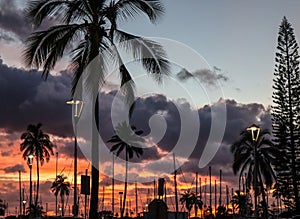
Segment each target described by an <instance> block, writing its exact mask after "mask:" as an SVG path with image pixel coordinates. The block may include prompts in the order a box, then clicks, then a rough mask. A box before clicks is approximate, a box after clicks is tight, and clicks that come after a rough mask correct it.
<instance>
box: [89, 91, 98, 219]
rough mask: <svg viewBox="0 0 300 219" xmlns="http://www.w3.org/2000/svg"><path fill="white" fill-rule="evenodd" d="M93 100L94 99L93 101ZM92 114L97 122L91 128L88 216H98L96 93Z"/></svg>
mask: <svg viewBox="0 0 300 219" xmlns="http://www.w3.org/2000/svg"><path fill="white" fill-rule="evenodd" d="M93 102H94V101H93ZM95 105H96V106H95V109H94V110H93V111H94V112H93V115H95V120H96V124H97V130H94V128H93V129H92V187H91V199H90V212H89V218H98V191H99V147H98V135H99V133H98V129H99V106H98V105H99V100H98V95H97V97H96V101H95Z"/></svg>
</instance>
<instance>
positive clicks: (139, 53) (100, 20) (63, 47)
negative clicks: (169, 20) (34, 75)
mask: <svg viewBox="0 0 300 219" xmlns="http://www.w3.org/2000/svg"><path fill="white" fill-rule="evenodd" d="M163 13H164V7H163V5H162V4H161V2H160V0H68V1H60V0H42V1H30V2H29V4H28V7H27V10H26V14H27V17H28V18H29V20H30V22H31V23H32V24H34V25H35V26H37V27H38V26H40V25H41V23H42V22H43V21H45V20H46V19H47V18H51V19H52V20H55V22H56V24H55V25H54V26H52V27H49V28H48V29H46V30H43V31H36V32H34V33H33V34H32V35H31V36H30V37H29V38H28V39H27V40H26V49H25V51H24V60H25V62H26V63H27V65H28V66H29V67H35V68H42V69H43V77H44V78H45V79H46V78H47V76H48V75H49V72H50V71H51V70H53V68H54V67H55V65H56V63H57V62H58V61H59V60H60V59H61V58H62V57H63V56H64V54H66V53H68V54H69V55H70V58H71V67H72V70H73V72H74V80H73V88H72V95H74V92H75V90H76V87H77V85H78V83H79V81H80V80H79V79H80V77H81V76H82V74H83V72H84V70H85V69H87V66H88V65H89V64H90V63H91V62H92V61H93V60H97V62H96V63H97V66H96V68H94V70H93V71H92V72H90V75H93V77H94V79H93V80H88V84H86V86H87V87H89V89H92V91H93V92H92V93H95V92H94V91H98V86H99V84H100V85H102V84H103V83H104V77H105V69H108V68H111V67H112V66H114V65H117V66H118V70H119V71H118V72H119V74H120V78H121V87H122V91H123V92H124V94H126V96H127V97H128V98H130V99H133V98H134V82H133V80H132V77H131V75H130V73H129V71H128V69H127V67H126V65H125V64H126V63H124V62H123V59H122V56H121V55H120V53H119V51H118V50H116V48H115V47H114V45H116V44H118V43H120V42H122V43H123V44H122V46H123V48H125V51H127V52H130V53H131V54H133V56H134V58H135V59H136V60H138V61H139V62H141V63H142V65H143V67H144V68H145V69H146V71H147V72H148V73H150V75H151V76H153V78H154V79H155V80H157V81H161V79H162V75H166V74H168V72H169V63H168V61H167V59H166V54H165V51H164V50H163V48H162V46H161V45H159V44H158V43H156V42H154V41H151V40H147V39H144V38H142V37H139V36H136V35H133V34H130V33H127V32H125V31H123V30H122V29H120V25H119V24H120V23H122V22H124V21H128V20H129V18H136V17H137V16H139V15H146V17H148V18H149V20H150V21H151V22H152V23H155V22H156V21H157V20H158V19H159V18H160V17H161V16H162V15H163ZM112 46H113V48H112ZM70 48H73V49H70ZM96 57H97V59H95V58H96ZM110 70H114V69H110ZM91 99H92V101H93V103H95V106H96V107H95V109H93V111H92V113H93V115H95V117H96V119H95V120H96V122H97V128H99V124H98V123H99V121H98V114H99V113H98V111H99V109H98V105H99V104H98V101H99V99H98V96H97V95H95V94H94V95H93V96H92V98H91ZM97 138H98V132H93V134H92V142H93V145H92V153H91V154H92V156H93V157H92V189H91V190H92V191H91V199H90V218H96V217H97V207H98V190H99V183H98V181H99V170H98V169H99V168H98V166H99V164H98V163H99V157H98V154H99V151H98V140H97Z"/></svg>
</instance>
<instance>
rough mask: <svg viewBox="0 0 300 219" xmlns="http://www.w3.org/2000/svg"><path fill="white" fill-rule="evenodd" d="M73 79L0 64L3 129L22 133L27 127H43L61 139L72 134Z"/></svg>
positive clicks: (0, 115)
mask: <svg viewBox="0 0 300 219" xmlns="http://www.w3.org/2000/svg"><path fill="white" fill-rule="evenodd" d="M71 80H72V78H71V76H70V75H69V74H66V73H62V74H61V75H60V76H51V75H50V76H49V78H48V79H47V81H44V80H42V78H41V72H38V71H36V70H32V71H29V70H24V69H18V68H14V67H8V66H7V65H5V64H3V61H2V60H1V62H0V99H1V101H2V102H3V103H5V104H4V105H3V107H1V108H0V128H3V129H5V130H6V131H7V132H23V131H25V130H26V128H27V125H28V124H37V123H39V122H41V123H42V124H43V130H44V131H45V132H50V133H52V134H57V135H60V136H70V135H72V133H73V130H72V123H71V119H72V118H71V107H70V106H68V105H67V104H66V100H68V99H70V90H71V85H70V84H71Z"/></svg>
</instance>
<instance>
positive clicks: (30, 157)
mask: <svg viewBox="0 0 300 219" xmlns="http://www.w3.org/2000/svg"><path fill="white" fill-rule="evenodd" d="M32 161H33V155H32V154H29V155H28V156H27V164H28V166H29V170H30V173H29V176H30V179H29V182H30V184H29V213H31V205H32Z"/></svg>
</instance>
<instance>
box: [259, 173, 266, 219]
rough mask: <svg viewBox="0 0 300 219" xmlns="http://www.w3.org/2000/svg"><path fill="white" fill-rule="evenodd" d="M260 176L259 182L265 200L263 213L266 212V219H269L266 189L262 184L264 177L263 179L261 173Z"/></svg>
mask: <svg viewBox="0 0 300 219" xmlns="http://www.w3.org/2000/svg"><path fill="white" fill-rule="evenodd" d="M258 176H259V181H260V187H261V193H262V198H263V211H264V217H265V218H266V219H268V206H267V202H266V193H265V189H264V184H263V182H262V177H261V173H260V172H259V173H258Z"/></svg>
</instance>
